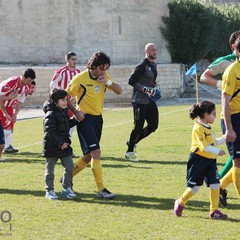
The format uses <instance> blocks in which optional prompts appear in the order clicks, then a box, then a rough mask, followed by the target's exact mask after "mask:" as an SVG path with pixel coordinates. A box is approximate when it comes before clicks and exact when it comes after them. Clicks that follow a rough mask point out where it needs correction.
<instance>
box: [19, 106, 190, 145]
mask: <svg viewBox="0 0 240 240" xmlns="http://www.w3.org/2000/svg"><path fill="white" fill-rule="evenodd" d="M187 109H189V108H181V109H178V110H174V111H170V112H165V113H160V114H159V115H160V116H162V115H168V114H171V113H175V112H181V111H184V110H187ZM24 120H25V119H24ZM132 122H133V121H132V120H131V121H125V122H120V123H116V124H112V125H108V126H104V127H103V129H106V128H110V127H115V126H119V125H123V124H127V123H132ZM40 143H42V141H39V142H36V143H32V144H28V145H24V146H21V147H18V148H19V149H22V148H26V147H31V146H33V145H37V144H40Z"/></svg>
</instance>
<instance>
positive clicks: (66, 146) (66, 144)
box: [61, 142, 69, 150]
mask: <svg viewBox="0 0 240 240" xmlns="http://www.w3.org/2000/svg"><path fill="white" fill-rule="evenodd" d="M68 145H69V143H66V142H65V143H64V144H63V145H62V146H61V149H62V150H64V149H65V148H68Z"/></svg>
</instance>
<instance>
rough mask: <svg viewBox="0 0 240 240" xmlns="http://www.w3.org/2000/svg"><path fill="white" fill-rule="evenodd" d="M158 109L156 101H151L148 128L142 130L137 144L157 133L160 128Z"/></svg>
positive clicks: (147, 115) (148, 112)
mask: <svg viewBox="0 0 240 240" xmlns="http://www.w3.org/2000/svg"><path fill="white" fill-rule="evenodd" d="M158 119H159V114H158V108H157V105H156V103H155V102H154V101H150V103H149V105H148V111H147V113H146V121H147V126H146V127H145V128H144V129H143V130H142V132H141V134H140V135H139V136H138V138H137V143H138V142H140V141H141V140H142V139H143V138H146V137H147V136H148V135H149V134H151V133H153V132H155V130H156V129H157V128H158V122H159V120H158Z"/></svg>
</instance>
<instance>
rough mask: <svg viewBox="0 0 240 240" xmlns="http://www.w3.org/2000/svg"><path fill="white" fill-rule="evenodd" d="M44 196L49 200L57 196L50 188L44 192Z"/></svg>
mask: <svg viewBox="0 0 240 240" xmlns="http://www.w3.org/2000/svg"><path fill="white" fill-rule="evenodd" d="M45 197H46V198H47V199H49V200H57V199H58V196H57V195H56V193H55V192H54V190H51V191H49V192H46V195H45Z"/></svg>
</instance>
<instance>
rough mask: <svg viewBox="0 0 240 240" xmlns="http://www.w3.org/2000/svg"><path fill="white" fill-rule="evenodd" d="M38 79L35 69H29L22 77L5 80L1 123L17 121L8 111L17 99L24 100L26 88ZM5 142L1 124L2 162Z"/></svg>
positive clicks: (0, 95) (0, 99) (1, 93)
mask: <svg viewBox="0 0 240 240" xmlns="http://www.w3.org/2000/svg"><path fill="white" fill-rule="evenodd" d="M35 78H36V74H35V72H34V70H33V69H31V68H27V69H25V70H24V71H23V75H22V76H16V77H11V78H8V79H7V80H4V81H3V82H1V84H0V112H1V115H2V118H1V121H5V119H6V121H8V122H15V121H16V119H15V118H14V116H13V115H10V114H9V113H8V111H7V109H8V108H9V106H10V105H11V104H14V103H16V101H18V100H16V99H18V98H19V97H20V100H21V101H22V99H25V98H24V95H25V91H26V88H25V87H24V86H26V85H29V84H31V82H32V81H33V79H35ZM4 145H5V140H4V132H3V127H2V124H0V161H4V159H2V158H1V155H2V151H3V149H4Z"/></svg>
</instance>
